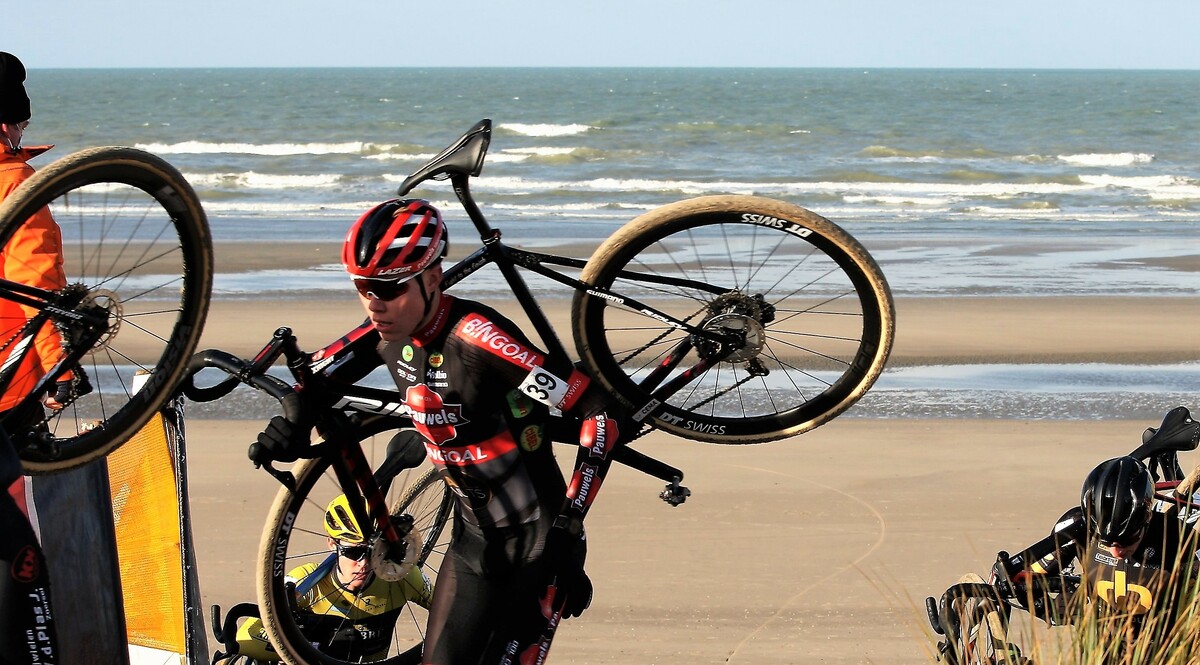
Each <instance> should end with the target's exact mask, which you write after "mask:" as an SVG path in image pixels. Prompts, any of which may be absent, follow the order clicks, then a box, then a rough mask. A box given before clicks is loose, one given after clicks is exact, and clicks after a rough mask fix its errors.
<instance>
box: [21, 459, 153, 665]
mask: <svg viewBox="0 0 1200 665" xmlns="http://www.w3.org/2000/svg"><path fill="white" fill-rule="evenodd" d="M30 480H32V487H33V500H34V505H35V506H36V511H37V516H38V522H39V524H40V527H41V540H42V550H43V551H44V552H45V554H46V563H47V565H48V566H49V567H50V602H51V603H52V609H53V611H54V614H55V616H54V622H55V628H56V630H57V632H58V644H59V649H60V651H61V652H62V658H61V660H60V662H62V663H64V664H65V665H74V664H75V663H96V664H97V665H110V664H111V665H127V664H128V663H129V650H128V647H127V646H126V644H125V611H124V605H123V603H122V600H121V576H120V569H119V567H118V565H117V544H116V536H115V535H114V531H113V515H112V500H111V498H110V495H109V489H108V469H107V467H106V466H105V464H104V460H97V461H95V462H92V463H90V464H87V465H85V466H82V467H80V468H78V469H72V470H71V471H66V472H63V473H58V474H54V475H50V476H34V477H32V478H31V479H30Z"/></svg>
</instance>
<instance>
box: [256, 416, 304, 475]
mask: <svg viewBox="0 0 1200 665" xmlns="http://www.w3.org/2000/svg"><path fill="white" fill-rule="evenodd" d="M311 431H312V426H311V425H306V424H300V423H294V422H292V421H290V420H288V419H287V418H284V417H283V416H275V417H274V418H272V419H271V422H269V423H267V427H266V429H264V430H263V431H262V433H261V434H259V435H258V441H257V442H255V443H252V444H250V451H249V455H250V459H251V461H253V462H254V463H255V464H264V463H266V462H295V461H296V460H298V459H300V458H301V457H304V453H305V452H306V450H307V449H308V448H310V447H311V446H310V445H309V443H310V442H309V435H310V432H311Z"/></svg>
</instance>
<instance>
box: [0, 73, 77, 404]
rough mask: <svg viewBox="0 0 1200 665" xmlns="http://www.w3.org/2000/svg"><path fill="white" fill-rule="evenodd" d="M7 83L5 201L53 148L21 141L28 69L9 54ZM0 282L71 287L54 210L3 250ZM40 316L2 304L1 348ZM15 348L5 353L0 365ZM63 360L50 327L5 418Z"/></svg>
mask: <svg viewBox="0 0 1200 665" xmlns="http://www.w3.org/2000/svg"><path fill="white" fill-rule="evenodd" d="M0 66H2V67H3V71H2V75H3V80H2V81H0V152H2V153H3V154H0V199H3V198H7V197H8V196H9V195H10V194H11V193H12V192H13V190H15V189H16V188H17V187H18V186H20V185H21V183H23V182H25V181H26V180H27V179H29V177H30V176H31V175H33V167H31V166H30V165H29V164H28V163H26V162H27V160H29V159H30V158H32V157H35V156H37V155H40V154H41V153H43V152H45V151H46V150H49V149H50V148H51V147H52V146H38V147H32V148H22V147H21V140H22V139H23V138H24V135H25V129H26V128H27V127H28V126H29V118H30V115H31V114H30V108H29V97H28V96H27V95H26V94H25V88H24V84H23V81H24V79H25V67H24V66H23V65H22V64H21V61H20V60H18V59H17V58H16V56H13V55H12V54H9V53H2V52H0ZM0 277H3V278H4V279H8V280H12V281H14V282H20V283H22V284H29V285H31V286H36V287H39V288H43V289H61V288H63V287H64V286H66V284H67V276H66V273H65V272H64V271H63V255H62V233H61V231H60V230H59V227H58V224H57V223H55V221H54V217H53V216H51V214H50V210H49V208H42V209H41V210H39V211H38V212H37V214H35V215H34V216H33V217H31V218H30V219H29V220H28V221H27V222H26V223H24V224H22V225H21V226H20V228H18V229H17V230H16V232H15V233H14V234H13V236H12V239H10V240H9V241H8V244H6V245H5V246H4V247H3V248H0ZM35 313H36V311H35V310H33V309H32V308H29V307H23V306H21V305H18V304H17V303H14V302H11V301H8V300H3V299H0V343H3V342H5V341H8V340H9V339H11V338H12V337H13V336H14V335H15V334H16V333H17V332H18V331H19V330H20V328H21V326H23V325H24V324H25V321H26V320H28V319H29V318H30V317H31V316H33V314H35ZM10 351H11V349H10V348H9V349H5V350H3V351H0V364H3V363H4V362H6V360H7V358H8V354H9V353H10ZM61 357H62V338H61V337H60V336H59V334H58V331H57V330H56V329H55V328H54V327H53V326H45V327H44V328H43V330H42V331H41V332H40V333H39V334H38V336H37V339H36V340H35V342H34V348H33V349H32V352H31V353H30V354H29V355H28V356H26V357H25V359H24V360H23V361H22V363H21V366H20V368H19V369H18V370H17V373H16V375H15V376H14V377H13V382H12V383H11V384H10V385H9V386H8V389H7V390H6V391H5V392H4V394H3V395H0V413H3V412H5V411H8V410H10V409H12V408H13V407H14V406H15V405H16V404H17V402H18V401H20V400H21V399H22V398H23V397H25V396H26V395H27V394H29V391H30V390H32V389H33V386H34V383H36V382H37V380H38V379H40V378H41V377H42V376H43V375H44V374H45V373H46V371H47V370H49V369H50V368H51V367H53V366H54V364H55V363H56V362H58V361H59V359H61ZM71 379H72V377H71V376H70V375H67V376H64V378H63V379H62V380H61V381H59V382H58V385H57V386H56V389H55V393H54V395H51V396H49V397H47V398H46V400H45V405H46V406H47V407H49V408H51V409H59V408H62V402H63V401H65V400H66V399H67V396H68V395H70V391H71V389H72V380H71Z"/></svg>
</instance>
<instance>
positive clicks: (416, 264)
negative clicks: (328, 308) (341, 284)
mask: <svg viewBox="0 0 1200 665" xmlns="http://www.w3.org/2000/svg"><path fill="white" fill-rule="evenodd" d="M448 240H449V237H448V234H447V232H446V223H445V222H443V221H442V213H440V212H438V209H437V208H435V207H433V206H432V205H431V204H430V203H429V202H428V201H425V200H422V199H392V200H390V201H384V202H383V203H380V204H379V205H377V206H375V207H374V208H371V209H370V210H368V211H366V212H365V213H363V214H362V216H361V217H359V218H358V221H356V222H354V225H353V226H351V227H350V232H349V233H348V234H346V243H345V244H344V245H342V263H343V264H344V265H345V266H346V272H348V273H350V275H351V276H352V277H353V278H354V279H378V280H386V281H392V282H406V281H408V280H410V279H412V278H413V277H416V276H417V275H419V274H421V272H423V271H424V270H425V269H426V268H428V267H429V266H431V265H433V263H434V262H435V261H437V260H438V259H440V258H442V257H443V256H445V255H446V248H447V245H448V242H447V241H448Z"/></svg>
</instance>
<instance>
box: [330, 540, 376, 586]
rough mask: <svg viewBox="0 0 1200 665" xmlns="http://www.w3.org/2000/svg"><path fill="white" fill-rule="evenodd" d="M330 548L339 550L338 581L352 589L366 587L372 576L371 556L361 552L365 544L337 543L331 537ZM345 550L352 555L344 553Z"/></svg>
mask: <svg viewBox="0 0 1200 665" xmlns="http://www.w3.org/2000/svg"><path fill="white" fill-rule="evenodd" d="M329 548H330V549H336V550H337V551H338V581H340V582H341V583H342V586H344V587H346V589H348V590H350V591H358V590H359V589H362V588H363V587H365V586H366V585H367V579H368V578H369V577H370V576H371V557H370V556H369V555H366V556H363V554H362V553H361V552H359V550H360V549H365V546H364V545H353V544H351V543H337V542H334V540H333V539H332V538H331V539H329ZM343 551H344V552H345V553H346V554H349V555H350V556H346V555H344V554H343ZM368 551H369V550H368Z"/></svg>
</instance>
